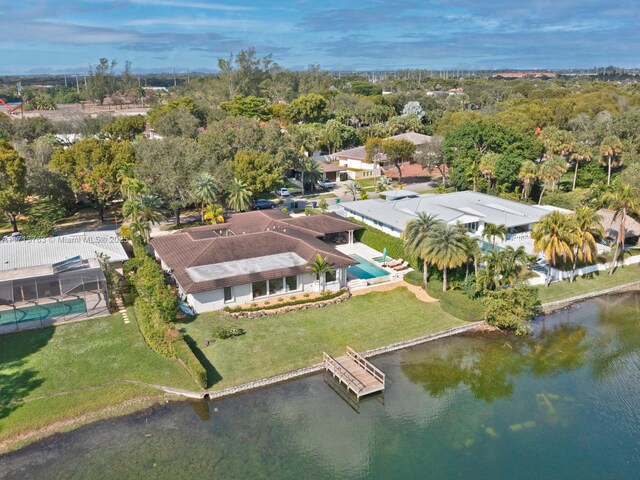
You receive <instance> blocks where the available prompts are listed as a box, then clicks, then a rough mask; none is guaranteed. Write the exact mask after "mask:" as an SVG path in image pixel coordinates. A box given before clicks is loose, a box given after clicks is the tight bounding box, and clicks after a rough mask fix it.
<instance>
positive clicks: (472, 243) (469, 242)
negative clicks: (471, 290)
mask: <svg viewBox="0 0 640 480" xmlns="http://www.w3.org/2000/svg"><path fill="white" fill-rule="evenodd" d="M464 246H465V253H466V254H467V260H466V262H465V263H466V264H467V272H466V275H465V276H467V277H468V276H469V263H472V264H473V273H474V275H476V276H477V275H478V262H480V258H482V249H481V248H480V244H479V243H478V240H477V239H475V238H473V237H470V236H469V235H466V234H465V236H464Z"/></svg>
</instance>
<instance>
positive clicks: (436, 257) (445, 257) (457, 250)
mask: <svg viewBox="0 0 640 480" xmlns="http://www.w3.org/2000/svg"><path fill="white" fill-rule="evenodd" d="M465 237H466V235H465V234H464V233H461V232H460V231H459V230H458V229H456V228H455V227H452V226H451V225H447V224H446V223H444V222H442V223H440V224H438V225H437V226H436V228H435V229H434V230H433V233H432V234H431V235H429V236H428V237H427V241H426V242H425V243H426V244H425V246H424V251H423V255H424V256H425V257H427V258H428V259H429V263H430V264H431V265H435V266H436V267H438V268H439V269H440V270H442V291H443V292H446V291H447V270H448V269H450V268H456V267H459V266H460V265H462V264H463V263H464V262H465V261H466V260H467V253H466V249H465Z"/></svg>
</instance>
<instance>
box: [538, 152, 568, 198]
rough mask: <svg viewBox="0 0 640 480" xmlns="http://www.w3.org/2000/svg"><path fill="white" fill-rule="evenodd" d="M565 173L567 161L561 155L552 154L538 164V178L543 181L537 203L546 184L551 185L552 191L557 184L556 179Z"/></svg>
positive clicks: (558, 179)
mask: <svg viewBox="0 0 640 480" xmlns="http://www.w3.org/2000/svg"><path fill="white" fill-rule="evenodd" d="M565 173H567V162H566V160H565V159H564V158H563V157H560V156H557V155H554V156H553V157H551V158H549V159H548V160H546V161H545V162H544V163H543V164H542V165H540V171H539V173H538V178H540V180H542V181H543V182H544V185H543V186H542V191H541V192H540V198H539V199H538V205H540V202H542V196H543V195H544V192H545V190H546V188H547V185H551V191H552V192H554V191H555V190H556V187H557V185H558V181H560V179H561V178H562V175H564V174H565Z"/></svg>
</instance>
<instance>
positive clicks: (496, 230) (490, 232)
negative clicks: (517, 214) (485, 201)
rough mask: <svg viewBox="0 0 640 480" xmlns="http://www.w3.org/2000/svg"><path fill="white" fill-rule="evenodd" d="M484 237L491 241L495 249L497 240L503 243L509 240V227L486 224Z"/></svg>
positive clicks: (483, 230) (483, 232)
mask: <svg viewBox="0 0 640 480" xmlns="http://www.w3.org/2000/svg"><path fill="white" fill-rule="evenodd" d="M482 236H483V237H484V238H486V239H487V240H490V241H491V246H492V247H494V248H495V246H496V238H499V239H500V240H501V241H503V242H504V240H505V239H506V238H507V227H506V226H504V225H494V224H493V223H485V224H484V228H483V229H482Z"/></svg>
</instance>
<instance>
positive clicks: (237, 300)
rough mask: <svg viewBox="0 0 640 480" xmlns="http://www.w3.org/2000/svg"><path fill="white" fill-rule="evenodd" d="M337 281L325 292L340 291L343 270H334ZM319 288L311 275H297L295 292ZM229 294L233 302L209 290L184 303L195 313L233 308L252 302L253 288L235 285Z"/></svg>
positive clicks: (281, 294)
mask: <svg viewBox="0 0 640 480" xmlns="http://www.w3.org/2000/svg"><path fill="white" fill-rule="evenodd" d="M336 274H337V279H336V281H334V282H328V283H327V284H326V285H325V289H326V290H331V291H336V290H340V288H343V287H345V286H346V284H347V274H346V269H345V268H340V269H338V270H336ZM319 289H320V287H319V286H318V282H317V281H316V277H315V276H314V275H313V274H303V275H298V290H296V291H297V292H317V291H319ZM293 293H295V292H287V293H286V294H285V293H277V294H275V295H270V296H265V297H260V298H259V300H264V299H266V298H274V297H276V298H277V297H281V296H283V295H291V294H293ZM231 294H232V296H233V300H232V301H231V302H225V301H224V289H223V288H219V289H217V290H210V291H208V292H199V293H193V294H188V295H187V296H186V301H187V303H188V304H189V305H191V307H192V308H193V310H194V311H195V312H196V313H203V312H212V311H214V310H221V309H223V308H224V307H233V306H238V305H246V304H249V303H252V302H253V301H254V298H253V287H252V285H251V284H250V283H247V284H244V285H236V286H234V287H231Z"/></svg>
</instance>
